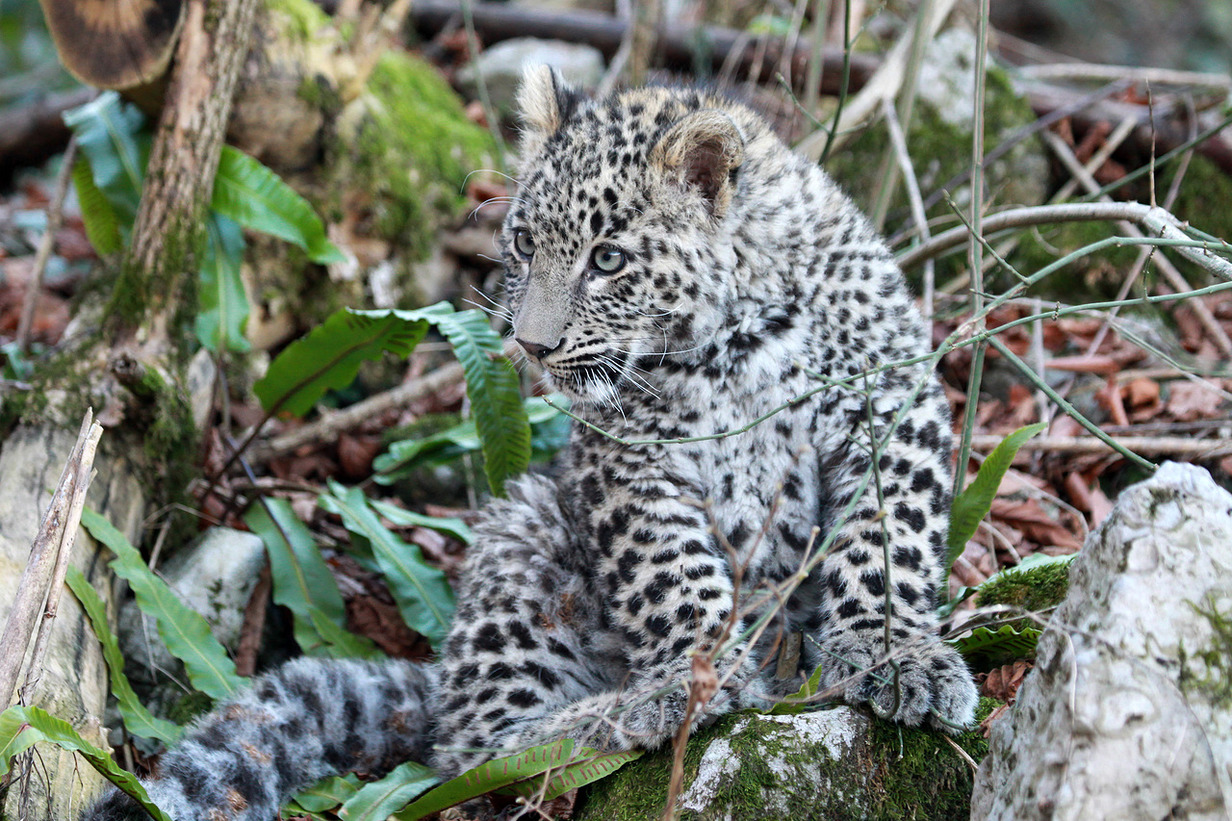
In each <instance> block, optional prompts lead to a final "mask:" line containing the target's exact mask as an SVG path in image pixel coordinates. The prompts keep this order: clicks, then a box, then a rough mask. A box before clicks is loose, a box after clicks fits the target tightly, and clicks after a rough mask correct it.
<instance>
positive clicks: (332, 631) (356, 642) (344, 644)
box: [308, 607, 386, 659]
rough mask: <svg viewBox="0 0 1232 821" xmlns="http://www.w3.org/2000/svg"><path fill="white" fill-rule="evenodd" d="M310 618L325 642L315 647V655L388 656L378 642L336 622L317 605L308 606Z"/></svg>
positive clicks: (341, 656)
mask: <svg viewBox="0 0 1232 821" xmlns="http://www.w3.org/2000/svg"><path fill="white" fill-rule="evenodd" d="M308 618H309V619H311V620H312V627H313V629H314V630H315V631H316V634H317V636H319V637H320V639H321V641H323V642H324V644H323V645H321V646H320V647H319V648H316V649H314V652H313V655H318V656H328V657H330V658H336V659H382V658H386V656H385V653H384V652H382V651H381V649H380V648H379V647H377V646H376V643H375V642H373V641H372V639H370V638H368V637H367V636H359V635H356V634H355V633H352V632H350V631H349V630H345V629H343V628H341V627H339V626H338V625H336V624H334V623H333V622H332V621H330V620H329V618H328V617H327V616H326V615H325V614H324V613H322V612H321V611H320V610H318V609H317V608H315V607H309V608H308Z"/></svg>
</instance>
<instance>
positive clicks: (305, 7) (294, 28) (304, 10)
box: [265, 0, 330, 41]
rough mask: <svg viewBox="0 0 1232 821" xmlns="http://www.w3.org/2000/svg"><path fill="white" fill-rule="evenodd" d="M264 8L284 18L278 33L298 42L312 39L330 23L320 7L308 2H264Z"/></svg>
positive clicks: (275, 0)
mask: <svg viewBox="0 0 1232 821" xmlns="http://www.w3.org/2000/svg"><path fill="white" fill-rule="evenodd" d="M265 8H266V9H267V10H268V11H269V12H271V13H272V14H279V15H282V16H283V17H284V18H285V20H284V24H283V25H281V26H279V31H281V32H283V33H284V34H286V35H288V36H290V37H295V38H297V39H299V40H300V41H305V40H310V39H312V38H313V37H314V36H315V35H316V34H317V32H319V31H320V30H321V29H323V28H325V27H326V26H328V25H329V22H330V20H329V16H328V15H327V14H326V13H325V12H324V11H323V10H322V9H321V7H320V6H318V5H317V4H315V3H312V2H309V0H265Z"/></svg>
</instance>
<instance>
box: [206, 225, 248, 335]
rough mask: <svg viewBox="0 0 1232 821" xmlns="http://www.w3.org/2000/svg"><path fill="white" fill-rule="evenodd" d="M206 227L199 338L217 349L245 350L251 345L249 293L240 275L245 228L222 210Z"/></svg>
mask: <svg viewBox="0 0 1232 821" xmlns="http://www.w3.org/2000/svg"><path fill="white" fill-rule="evenodd" d="M205 227H206V242H205V253H204V254H203V255H202V258H201V274H200V280H199V282H198V286H197V287H198V295H199V299H200V308H199V310H198V313H197V320H196V333H197V341H199V342H200V343H201V345H202V346H203V347H205V348H206V350H209V351H212V352H214V353H217V352H218V351H220V350H222V351H231V352H233V353H244V352H246V351H248V350H250V349H251V348H252V346H251V345H250V344H249V343H248V339H247V337H245V336H244V327H245V326H246V325H247V324H248V296H247V295H246V294H245V293H244V281H243V279H242V278H241V277H240V264H241V263H242V262H243V260H244V232H243V231H241V230H240V227H239V225H237V224H236V223H235V221H234V220H231V219H228V218H227V217H224V216H222V215H221V214H210V216H209V218H208V219H207V220H206V223H205Z"/></svg>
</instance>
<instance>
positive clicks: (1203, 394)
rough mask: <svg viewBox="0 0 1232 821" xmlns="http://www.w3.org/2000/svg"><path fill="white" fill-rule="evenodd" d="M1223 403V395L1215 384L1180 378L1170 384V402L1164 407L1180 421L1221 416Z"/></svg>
mask: <svg viewBox="0 0 1232 821" xmlns="http://www.w3.org/2000/svg"><path fill="white" fill-rule="evenodd" d="M1222 404H1223V397H1221V396H1220V395H1219V393H1218V388H1217V387H1216V386H1215V385H1212V384H1210V383H1208V382H1205V381H1201V382H1191V381H1189V380H1178V381H1176V382H1172V383H1171V384H1170V385H1169V386H1168V402H1167V404H1166V405H1165V406H1164V409H1165V410H1166V411H1167V412H1168V413H1169V414H1171V415H1172V417H1173V418H1174V419H1176V420H1177V421H1178V422H1194V421H1196V420H1198V419H1217V418H1219V416H1220V415H1221V413H1220V410H1219V408H1220V406H1221V405H1222Z"/></svg>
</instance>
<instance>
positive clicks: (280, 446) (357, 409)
mask: <svg viewBox="0 0 1232 821" xmlns="http://www.w3.org/2000/svg"><path fill="white" fill-rule="evenodd" d="M462 379H463V373H462V366H461V365H460V364H458V363H457V362H451V363H450V364H448V365H444V366H442V367H440V368H437V369H436V370H434V371H432V372H431V373H427V374H424V375H423V376H421V377H419V378H418V379H412V380H411V381H409V382H405V383H403V384H401V385H399V386H398V387H396V388H393V389H391V390H388V391H385V392H384V393H378V394H376V395H375V396H370V397H368V398H367V399H365V400H363V401H362V402H356V403H355V404H354V405H350V406H348V407H346V408H343V409H342V410H340V411H334V412H332V413H328V414H325V415H323V416H322V417H321V418H320V419H318V420H316V421H315V422H312V423H310V424H307V425H304V426H303V427H300V428H296V429H295V430H293V431H290V432H288V433H284V434H283V435H281V436H276V437H274V438H273V439H271V440H269V442H267V443H265V444H263V445H260V446H258V447H257V448H256V450H255V451H254V453H253V455H252V461H253V462H256V463H261V462H267V461H269V460H270V459H272V458H274V457H276V456H281V455H283V454H286V453H291V452H292V451H294V450H296V449H298V448H300V447H303V446H304V445H308V444H312V443H314V442H316V443H319V442H333V441H336V440H337V438H338V434H340V433H343V432H345V431H348V430H353V429H354V428H357V427H359V426H360V425H362V424H363V423H365V422H367V421H369V420H370V419H372V418H373V417H374V416H380V415H381V414H384V413H386V412H387V411H390V410H394V409H396V408H401V407H405V406H406V405H409V404H410V403H411V402H414V401H416V400H418V399H423V398H424V397H426V396H431V395H432V394H434V393H437V392H438V391H440V390H443V389H444V388H446V387H448V386H450V385H456V384H457V383H459V382H461V381H462Z"/></svg>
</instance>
